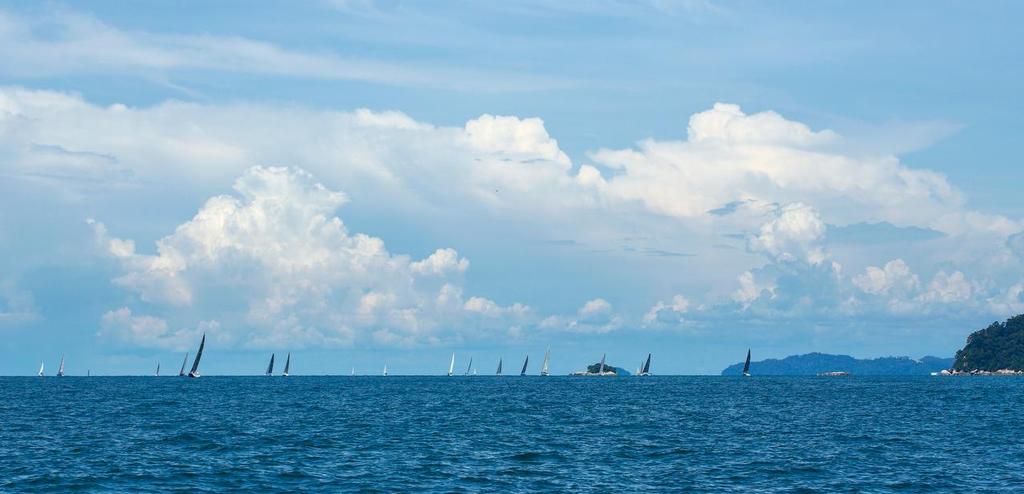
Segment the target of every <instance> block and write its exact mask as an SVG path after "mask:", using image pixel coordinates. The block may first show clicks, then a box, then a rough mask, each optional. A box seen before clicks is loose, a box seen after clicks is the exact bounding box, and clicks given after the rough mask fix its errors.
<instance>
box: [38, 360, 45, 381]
mask: <svg viewBox="0 0 1024 494" xmlns="http://www.w3.org/2000/svg"><path fill="white" fill-rule="evenodd" d="M44 375H45V374H43V363H42V362H39V377H43V376H44Z"/></svg>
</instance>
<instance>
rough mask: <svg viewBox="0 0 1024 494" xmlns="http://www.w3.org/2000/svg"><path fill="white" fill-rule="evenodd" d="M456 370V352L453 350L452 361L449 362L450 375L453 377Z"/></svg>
mask: <svg viewBox="0 0 1024 494" xmlns="http://www.w3.org/2000/svg"><path fill="white" fill-rule="evenodd" d="M453 372H455V353H454V352H452V363H450V364H448V377H452V373H453Z"/></svg>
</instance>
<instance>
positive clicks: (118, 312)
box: [98, 307, 225, 350]
mask: <svg viewBox="0 0 1024 494" xmlns="http://www.w3.org/2000/svg"><path fill="white" fill-rule="evenodd" d="M219 330H220V324H219V323H218V322H217V321H200V322H199V324H198V325H197V326H196V327H195V328H192V329H177V330H171V329H169V327H168V324H167V321H166V320H164V319H162V318H159V317H153V316H145V315H135V314H133V313H132V310H131V309H129V308H127V307H121V308H120V309H115V310H111V311H107V312H106V313H104V314H103V316H102V317H101V318H100V331H99V333H98V334H99V336H101V337H106V338H112V339H115V340H117V341H120V342H122V343H126V344H129V345H135V346H143V347H149V348H163V349H168V350H186V349H189V348H192V347H194V346H195V344H196V343H197V342H198V341H199V339H200V337H201V335H203V334H206V333H209V334H207V337H208V338H210V339H211V340H217V341H220V342H224V341H225V338H224V337H223V336H224V335H222V334H220V332H219Z"/></svg>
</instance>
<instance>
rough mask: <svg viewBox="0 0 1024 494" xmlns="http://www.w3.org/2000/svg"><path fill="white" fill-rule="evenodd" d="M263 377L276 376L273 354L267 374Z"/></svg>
mask: <svg viewBox="0 0 1024 494" xmlns="http://www.w3.org/2000/svg"><path fill="white" fill-rule="evenodd" d="M263 375H265V376H273V375H274V354H273V353H271V354H270V364H268V365H267V372H265V373H264V374H263Z"/></svg>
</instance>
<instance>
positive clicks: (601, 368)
mask: <svg viewBox="0 0 1024 494" xmlns="http://www.w3.org/2000/svg"><path fill="white" fill-rule="evenodd" d="M604 357H605V354H603V353H602V354H601V367H598V369H597V373H598V374H604Z"/></svg>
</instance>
